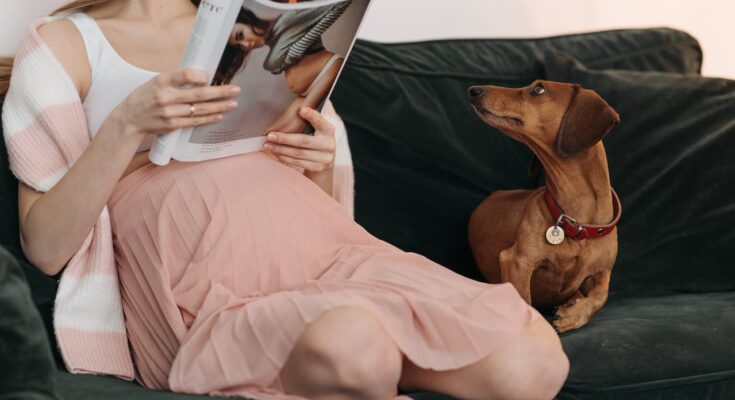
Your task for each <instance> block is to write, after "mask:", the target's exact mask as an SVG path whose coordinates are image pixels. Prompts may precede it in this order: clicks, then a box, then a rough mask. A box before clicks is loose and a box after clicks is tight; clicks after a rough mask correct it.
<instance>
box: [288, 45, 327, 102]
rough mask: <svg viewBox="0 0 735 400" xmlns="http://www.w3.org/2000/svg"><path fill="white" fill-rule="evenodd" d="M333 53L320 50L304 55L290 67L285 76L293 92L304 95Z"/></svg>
mask: <svg viewBox="0 0 735 400" xmlns="http://www.w3.org/2000/svg"><path fill="white" fill-rule="evenodd" d="M333 55H334V53H332V52H331V51H326V50H322V51H318V52H316V53H313V54H309V55H307V56H304V58H302V59H301V60H299V62H298V63H296V64H294V65H292V66H290V67H288V69H286V72H285V78H286V84H287V85H288V89H289V90H290V91H291V93H294V94H297V95H303V94H304V92H306V90H307V89H309V87H310V86H311V84H312V83H313V82H314V80H315V79H316V77H317V76H319V73H320V72H322V69H323V68H324V66H325V65H327V62H328V61H329V59H330V58H332V56H333Z"/></svg>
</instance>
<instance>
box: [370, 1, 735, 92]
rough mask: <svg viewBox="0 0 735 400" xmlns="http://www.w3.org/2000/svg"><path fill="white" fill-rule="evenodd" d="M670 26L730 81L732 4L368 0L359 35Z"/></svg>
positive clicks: (493, 34)
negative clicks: (683, 34)
mask: <svg viewBox="0 0 735 400" xmlns="http://www.w3.org/2000/svg"><path fill="white" fill-rule="evenodd" d="M652 26H667V27H671V28H677V29H681V30H684V31H686V32H689V33H690V34H691V35H692V36H694V37H695V38H697V40H699V42H700V44H701V45H702V48H703V49H704V66H703V73H704V74H705V75H709V76H723V77H729V78H733V79H735V0H699V1H697V0H373V5H372V8H371V10H370V15H369V16H368V19H367V20H366V21H365V24H364V25H363V29H362V30H361V37H363V38H365V39H370V40H377V41H392V42H397V41H412V40H422V39H435V38H463V37H487V38H499V37H504V38H509V37H539V36H550V35H560V34H566V33H576V32H585V31H591V30H603V29H616V28H631V27H652Z"/></svg>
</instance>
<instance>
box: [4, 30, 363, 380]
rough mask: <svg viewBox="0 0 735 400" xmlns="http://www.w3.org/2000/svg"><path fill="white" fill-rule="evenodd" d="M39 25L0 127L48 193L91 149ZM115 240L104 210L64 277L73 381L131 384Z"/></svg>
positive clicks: (345, 183) (13, 158) (60, 301)
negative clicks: (108, 379)
mask: <svg viewBox="0 0 735 400" xmlns="http://www.w3.org/2000/svg"><path fill="white" fill-rule="evenodd" d="M52 19H53V18H42V19H39V20H36V21H34V22H33V23H31V25H30V26H29V30H28V32H27V34H26V36H25V38H24V39H23V40H22V42H21V44H20V46H19V49H18V54H17V56H16V59H15V64H14V67H13V75H12V77H11V81H10V90H9V91H8V93H7V95H6V98H5V102H4V106H3V109H2V122H3V128H4V131H5V135H4V136H5V142H6V145H7V149H8V155H9V159H10V167H11V169H12V171H13V173H14V174H15V176H16V177H17V178H18V179H19V180H20V181H21V182H23V183H25V184H27V185H28V186H30V187H32V188H34V189H35V190H37V191H39V192H47V191H48V190H50V189H51V188H52V187H53V186H54V185H55V184H56V183H57V182H58V181H59V180H61V178H62V177H63V176H64V174H65V173H66V172H67V171H68V170H69V169H70V168H71V167H72V165H73V164H74V162H75V161H76V160H77V159H78V158H79V157H80V156H81V155H82V153H83V152H84V150H85V149H86V148H87V146H88V145H89V144H90V136H89V132H88V130H87V124H86V120H85V117H84V111H83V109H82V103H81V101H80V98H79V93H78V92H77V91H76V88H75V87H74V84H73V83H72V81H71V79H70V78H69V76H68V75H67V74H66V71H65V70H64V68H63V67H62V66H61V64H60V63H59V62H58V60H57V59H56V58H55V56H54V55H53V53H52V52H51V50H50V49H49V48H48V46H47V45H46V44H45V43H44V42H43V41H42V40H41V38H40V36H39V35H38V32H37V29H38V27H40V26H41V25H43V24H44V23H46V22H48V21H50V20H52ZM325 116H326V117H327V118H328V119H329V120H330V121H331V122H332V123H333V124H334V125H335V126H336V127H337V143H338V146H337V147H338V148H337V154H336V161H335V176H334V193H333V197H334V198H335V199H336V200H337V201H339V202H340V203H341V204H342V205H343V206H344V207H345V208H346V209H347V211H348V212H349V213H350V214H352V213H353V194H354V191H353V182H354V179H353V170H352V160H351V156H350V149H349V145H348V143H347V137H346V132H345V128H344V124H342V122H341V120H340V119H339V117H338V116H337V115H336V113H335V112H334V109H333V108H332V107H331V105H329V106H328V107H327V108H325ZM118 286H119V283H118V278H117V269H116V266H115V260H114V256H113V247H112V232H111V228H110V217H109V214H108V210H107V208H105V209H104V210H103V211H102V214H101V215H100V217H99V219H98V220H97V223H96V224H95V226H94V228H93V229H92V231H91V232H90V233H89V235H88V236H87V238H86V239H85V240H84V243H83V244H82V247H81V248H80V249H79V251H77V252H76V254H75V255H74V256H73V258H72V259H71V260H70V261H69V263H68V264H67V266H66V268H65V270H64V271H63V273H62V275H61V281H60V283H59V288H58V293H57V295H56V301H55V306H54V330H55V334H56V338H57V340H58V344H59V348H60V350H61V355H62V357H63V359H64V362H65V364H66V366H67V368H68V369H69V371H71V372H73V373H93V374H105V375H116V376H118V377H121V378H124V379H133V377H134V368H133V363H132V358H131V355H130V351H129V348H128V339H127V334H126V331H125V320H124V316H123V311H122V304H121V298H120V290H119V287H118Z"/></svg>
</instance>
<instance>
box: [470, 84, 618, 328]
mask: <svg viewBox="0 0 735 400" xmlns="http://www.w3.org/2000/svg"><path fill="white" fill-rule="evenodd" d="M469 96H470V101H471V103H472V106H473V107H474V109H475V111H476V112H477V114H478V115H479V116H480V117H482V119H483V120H485V122H487V123H488V124H490V125H491V126H493V127H496V128H498V129H500V131H502V132H503V133H504V134H506V135H507V136H509V137H511V138H513V139H516V140H518V141H521V142H522V143H524V144H526V145H527V146H528V147H530V148H531V150H532V151H533V152H534V153H535V155H536V157H537V158H538V160H539V161H540V162H541V165H542V166H543V167H544V170H545V173H546V187H542V188H539V189H536V190H504V191H498V192H495V193H493V194H492V195H490V197H488V198H487V199H485V200H484V201H483V202H482V203H481V204H480V205H479V206H478V207H477V209H476V210H475V211H474V212H473V214H472V217H471V218H470V223H469V241H470V246H471V247H472V252H473V254H474V256H475V260H476V261H477V264H478V267H479V268H480V270H481V271H482V273H483V275H484V276H485V277H486V278H487V279H488V281H490V282H493V283H500V282H510V283H512V284H513V286H515V287H516V289H517V290H518V292H519V293H520V294H521V296H522V297H523V298H524V299H525V300H526V302H528V303H529V304H532V305H533V306H534V307H536V308H538V309H540V310H551V309H553V308H554V307H556V312H555V316H554V321H553V324H554V327H555V328H556V329H557V331H558V332H565V331H568V330H571V329H576V328H579V327H581V326H582V325H584V324H586V323H587V322H588V321H589V320H590V318H592V315H594V314H595V313H596V312H597V311H598V310H599V309H600V308H602V306H603V305H604V304H605V302H606V301H607V294H608V287H609V284H610V273H611V272H612V268H613V264H614V263H615V258H616V257H617V252H618V241H617V230H616V229H615V225H616V224H617V222H618V220H619V218H620V213H621V207H620V200H619V199H618V197H617V195H616V194H615V191H613V190H612V188H611V186H610V176H609V174H608V169H607V157H606V155H605V148H604V146H603V145H602V142H601V141H600V140H601V139H602V138H603V137H604V136H605V135H606V134H607V133H608V132H609V131H610V129H612V128H613V127H614V126H615V125H616V124H618V123H619V122H620V118H619V117H618V114H617V113H616V112H615V110H613V109H612V107H610V106H609V105H608V104H607V103H606V102H605V100H603V99H602V98H601V97H600V96H599V95H598V94H597V93H595V92H593V91H591V90H587V89H583V88H582V87H580V86H579V85H572V84H566V83H558V82H547V81H536V82H534V83H533V84H532V85H530V86H528V87H525V88H520V89H510V88H501V87H494V86H473V87H471V88H470V89H469Z"/></svg>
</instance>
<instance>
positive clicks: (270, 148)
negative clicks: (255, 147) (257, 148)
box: [263, 143, 273, 150]
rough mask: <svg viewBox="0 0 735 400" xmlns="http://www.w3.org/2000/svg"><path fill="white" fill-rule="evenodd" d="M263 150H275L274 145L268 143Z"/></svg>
mask: <svg viewBox="0 0 735 400" xmlns="http://www.w3.org/2000/svg"><path fill="white" fill-rule="evenodd" d="M263 148H264V149H268V150H272V149H273V145H272V144H268V143H266V144H264V145H263Z"/></svg>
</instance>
